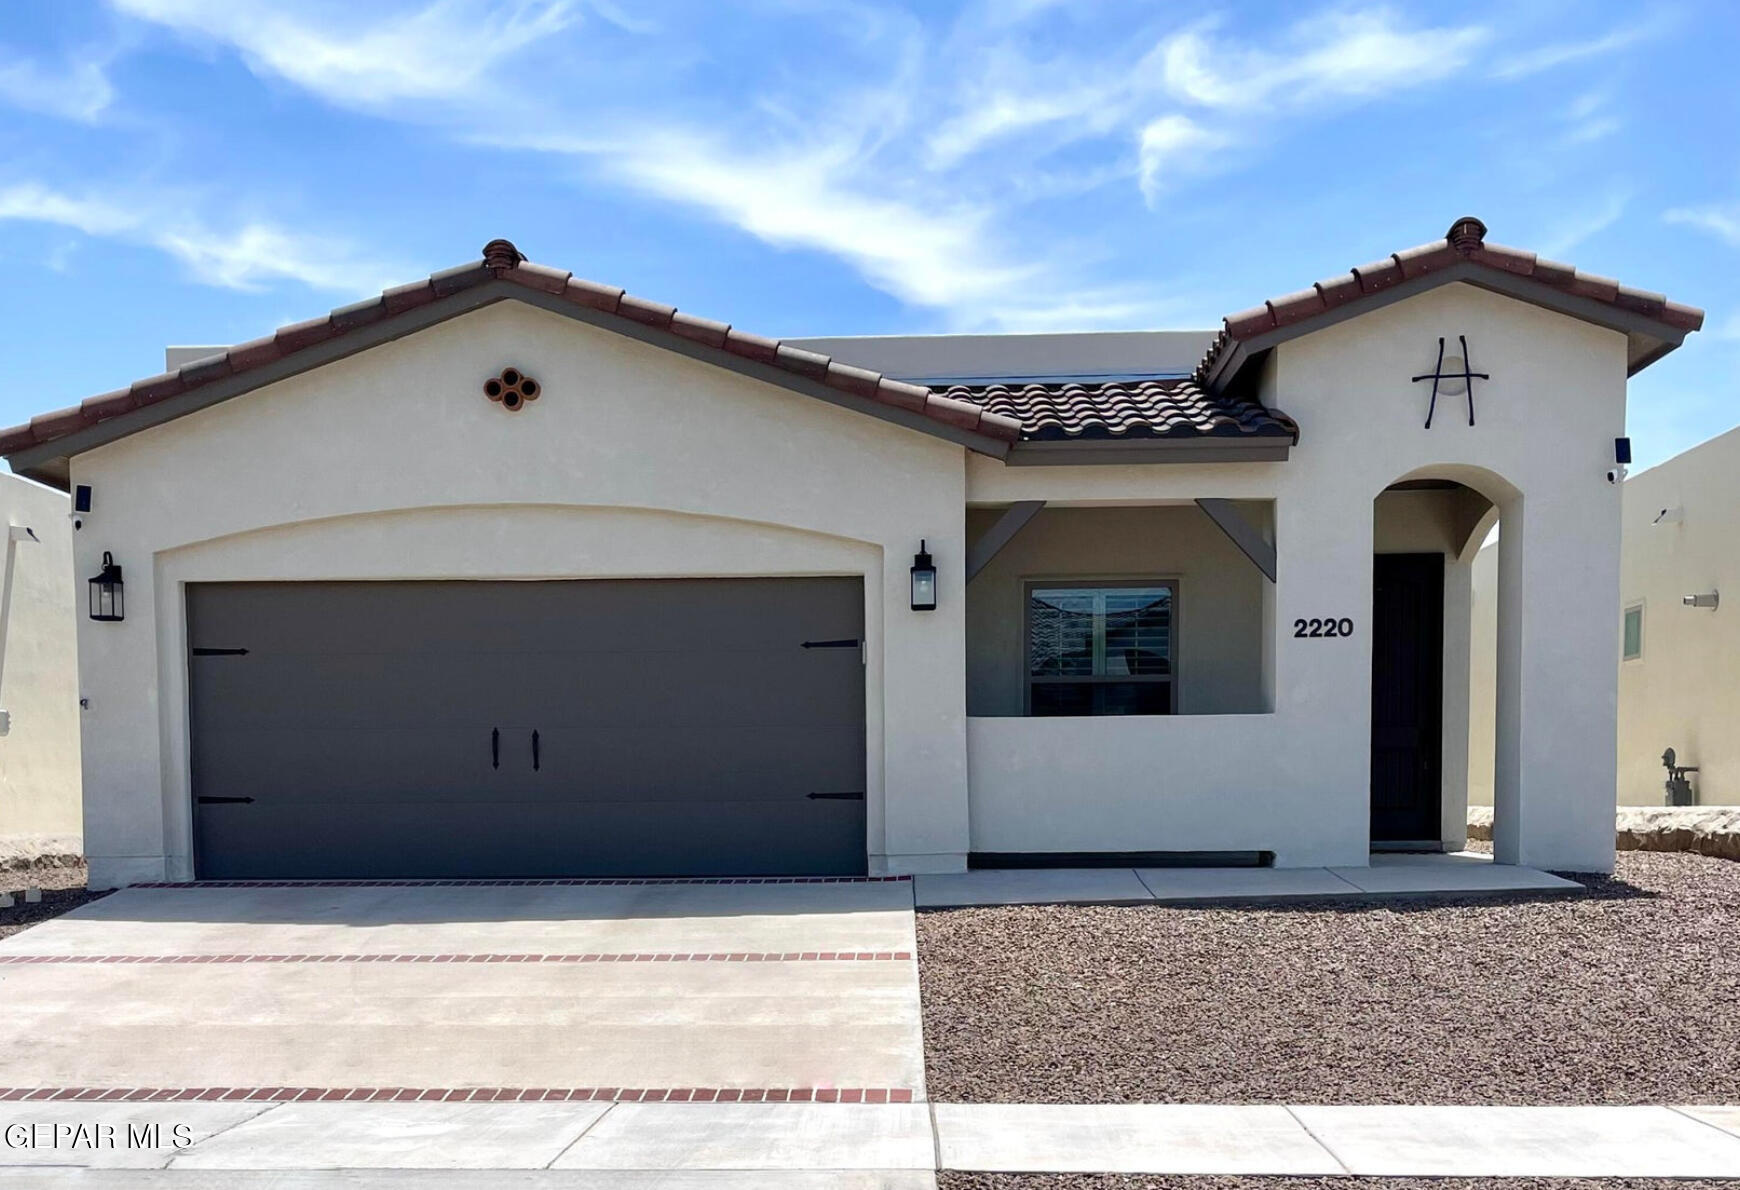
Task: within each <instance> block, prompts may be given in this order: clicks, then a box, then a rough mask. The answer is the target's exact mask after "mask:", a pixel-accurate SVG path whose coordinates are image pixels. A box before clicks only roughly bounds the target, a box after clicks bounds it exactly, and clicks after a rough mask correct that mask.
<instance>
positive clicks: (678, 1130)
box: [0, 1101, 1740, 1190]
mask: <svg viewBox="0 0 1740 1190" xmlns="http://www.w3.org/2000/svg"><path fill="white" fill-rule="evenodd" d="M153 1124H155V1125H157V1126H158V1131H157V1132H156V1133H152V1132H150V1131H148V1129H149V1126H150V1125H153ZM57 1125H58V1126H59V1129H58V1130H57V1127H56V1126H57ZM105 1125H106V1126H108V1128H110V1129H111V1130H112V1131H111V1132H110V1133H104V1132H103V1128H104V1126H105ZM177 1126H180V1127H181V1128H184V1129H185V1130H186V1131H185V1134H184V1135H183V1137H181V1138H175V1137H174V1135H173V1130H174V1129H175V1128H176V1127H177ZM70 1128H82V1129H83V1130H84V1131H83V1132H71V1131H68V1129H70ZM129 1128H132V1129H134V1130H135V1131H133V1132H132V1133H129ZM141 1129H144V1131H140V1130H141ZM0 1135H4V1136H6V1137H7V1138H8V1139H7V1142H6V1144H5V1145H4V1147H0V1166H6V1167H11V1168H3V1169H0V1185H3V1184H5V1183H6V1182H7V1181H8V1179H10V1178H24V1177H25V1175H26V1174H27V1173H30V1172H32V1171H34V1174H35V1176H36V1177H37V1178H38V1179H40V1178H41V1177H42V1176H43V1175H44V1172H45V1167H56V1170H57V1172H56V1179H57V1183H58V1182H60V1180H61V1177H62V1176H63V1175H70V1174H72V1173H73V1172H74V1171H75V1170H78V1169H81V1168H82V1169H87V1170H96V1171H101V1172H102V1174H103V1177H102V1178H101V1180H100V1184H102V1185H106V1186H107V1185H116V1186H133V1185H138V1186H158V1185H174V1186H187V1187H197V1186H206V1185H211V1186H217V1185H224V1186H247V1185H261V1186H264V1185H270V1186H274V1187H309V1188H313V1187H316V1186H322V1187H323V1186H338V1185H342V1186H371V1185H379V1186H409V1185H435V1186H439V1185H444V1184H448V1183H444V1182H442V1181H440V1180H439V1177H440V1171H456V1170H465V1171H472V1172H471V1173H469V1174H468V1175H467V1179H468V1180H463V1181H460V1182H456V1183H454V1184H462V1185H466V1186H503V1187H506V1186H514V1187H527V1188H530V1187H544V1186H551V1187H555V1186H564V1187H579V1186H584V1187H588V1188H591V1190H634V1188H638V1187H652V1186H657V1187H661V1188H664V1190H671V1188H677V1187H681V1188H684V1190H690V1188H692V1190H707V1188H714V1190H739V1188H742V1190H748V1188H749V1187H771V1188H774V1190H799V1188H807V1187H810V1186H822V1185H827V1186H844V1187H851V1188H853V1190H920V1188H922V1187H930V1186H933V1185H934V1175H935V1172H936V1170H938V1169H939V1168H941V1169H951V1170H976V1171H1010V1172H1015V1171H1021V1172H1036V1173H1042V1172H1106V1173H1143V1174H1200V1175H1215V1174H1218V1175H1241V1174H1252V1175H1293V1176H1319V1177H1323V1176H1327V1177H1337V1176H1348V1175H1375V1176H1396V1177H1402V1176H1408V1177H1470V1178H1500V1177H1585V1178H1597V1177H1644V1178H1649V1177H1678V1178H1716V1177H1740V1108H1736V1107H1703V1108H1698V1107H1680V1108H1675V1107H1406V1106H1396V1107H1313V1106H1297V1107H1285V1106H1266V1105H1260V1106H1218V1105H1211V1104H1131V1105H1110V1106H1100V1105H1091V1104H1090V1105H1062V1104H937V1105H934V1107H933V1106H929V1105H925V1104H921V1103H915V1104H877V1105H868V1104H741V1103H733V1104H696V1103H608V1102H600V1103H566V1102H493V1103H482V1102H472V1103H428V1102H423V1103H412V1102H374V1103H360V1102H358V1103H271V1102H234V1103H231V1102H221V1103H205V1102H188V1103H150V1104H133V1103H97V1102H84V1103H78V1102H53V1103H33V1102H28V1101H26V1102H10V1103H4V1104H0ZM103 1135H111V1136H113V1137H114V1138H116V1140H117V1141H120V1140H123V1139H125V1138H127V1137H129V1136H135V1137H138V1138H139V1139H140V1141H141V1142H144V1141H148V1140H150V1139H152V1138H153V1137H155V1138H156V1139H157V1140H158V1141H159V1142H160V1143H158V1144H156V1145H155V1146H152V1145H149V1144H145V1143H140V1144H138V1145H133V1146H129V1145H127V1144H124V1143H118V1144H114V1145H112V1146H111V1147H107V1148H104V1147H101V1146H98V1147H90V1146H89V1145H86V1146H84V1147H81V1146H80V1144H79V1143H78V1138H79V1137H81V1136H82V1137H86V1138H92V1137H100V1136H103ZM25 1137H36V1138H38V1143H36V1144H35V1145H34V1146H32V1145H30V1144H26V1143H23V1141H22V1138H25ZM25 1167H30V1168H28V1169H27V1168H25ZM124 1169H131V1170H135V1171H138V1172H137V1174H136V1175H127V1174H123V1173H122V1172H121V1171H122V1170H124ZM153 1171H154V1172H153ZM322 1171H325V1172H322ZM340 1175H342V1176H340ZM91 1176H92V1177H93V1179H95V1174H92V1175H91ZM323 1178H326V1179H331V1180H322V1179H323ZM183 1179H186V1180H183ZM395 1179H398V1180H395ZM419 1179H420V1180H419ZM25 1181H26V1184H31V1183H29V1182H28V1179H27V1178H25ZM65 1184H71V1185H77V1184H78V1183H77V1182H76V1181H68V1182H66V1183H65Z"/></svg>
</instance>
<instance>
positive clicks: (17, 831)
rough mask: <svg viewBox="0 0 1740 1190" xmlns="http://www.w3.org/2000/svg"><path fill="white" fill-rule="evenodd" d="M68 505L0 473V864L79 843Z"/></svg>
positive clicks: (66, 851)
mask: <svg viewBox="0 0 1740 1190" xmlns="http://www.w3.org/2000/svg"><path fill="white" fill-rule="evenodd" d="M70 508H71V506H70V505H69V504H68V502H67V498H66V495H65V494H64V493H62V492H57V491H54V490H53V489H52V488H46V487H43V486H42V485H40V484H35V483H32V482H30V481H29V480H27V479H21V478H19V477H18V476H16V475H5V474H0V521H3V522H4V524H5V526H6V530H7V532H6V537H5V539H4V540H3V541H0V550H4V551H5V552H4V554H3V555H0V567H3V570H0V870H3V869H5V868H7V867H9V866H12V865H15V864H18V863H21V862H26V861H31V860H37V859H43V858H70V857H74V856H77V855H79V854H81V853H82V851H83V847H82V846H81V844H80V842H79V832H80V823H79V820H80V815H81V804H80V797H79V707H78V698H79V695H78V622H77V621H76V620H75V619H74V618H73V561H72V545H73V542H72V538H73V530H72V524H71V522H70V520H69V513H70ZM4 888H5V885H4V884H3V883H0V890H3V889H4Z"/></svg>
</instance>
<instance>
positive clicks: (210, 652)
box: [193, 649, 248, 657]
mask: <svg viewBox="0 0 1740 1190" xmlns="http://www.w3.org/2000/svg"><path fill="white" fill-rule="evenodd" d="M193 655H194V656H195V657H246V656H247V655H248V651H247V650H246V649H195V650H194V651H193Z"/></svg>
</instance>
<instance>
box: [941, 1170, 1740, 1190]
mask: <svg viewBox="0 0 1740 1190" xmlns="http://www.w3.org/2000/svg"><path fill="white" fill-rule="evenodd" d="M937 1187H938V1190H1735V1188H1737V1187H1740V1182H1736V1181H1732V1180H1727V1179H1720V1180H1714V1181H1710V1180H1701V1179H1700V1180H1697V1181H1688V1180H1685V1179H1681V1178H1252V1177H1221V1178H1203V1177H1161V1176H1156V1175H1151V1174H1144V1175H1120V1174H1027V1173H1021V1174H1009V1173H995V1174H993V1173H945V1174H940V1175H938V1177H937Z"/></svg>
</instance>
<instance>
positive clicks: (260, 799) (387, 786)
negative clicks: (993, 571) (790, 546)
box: [187, 578, 866, 879]
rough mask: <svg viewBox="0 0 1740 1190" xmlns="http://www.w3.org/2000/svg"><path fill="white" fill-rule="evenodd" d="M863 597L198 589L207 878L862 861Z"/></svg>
mask: <svg viewBox="0 0 1740 1190" xmlns="http://www.w3.org/2000/svg"><path fill="white" fill-rule="evenodd" d="M863 598H864V597H863V583H862V581H861V580H859V579H855V578H852V579H847V578H814V579H809V578H804V579H673V580H645V581H639V580H636V581H616V580H607V581H587V582H401V583H366V582H356V583H219V584H197V585H194V586H191V587H190V588H189V589H188V596H187V601H188V605H187V611H188V638H189V643H190V645H191V650H190V651H191V656H190V657H189V658H188V667H189V673H190V682H189V694H190V718H191V724H192V761H193V764H192V775H193V793H194V802H195V804H194V829H195V839H196V855H195V858H196V872H197V874H198V875H199V876H200V877H201V878H204V879H214V878H225V877H228V878H310V877H349V878H355V877H424V878H428V877H458V876H469V877H504V876H519V877H534V876H631V875H632V876H714V875H787V874H852V873H861V872H863V871H864V867H865V851H866V849H865V804H864V800H863V798H864V788H865V785H864V667H863V662H862V654H861V652H860V650H859V648H858V645H857V641H858V638H859V637H861V636H862V635H863V623H864V620H863V615H864V612H863V606H864V605H863ZM806 641H807V642H810V644H811V647H809V648H805V647H804V644H805V642H806ZM818 643H819V644H820V645H821V646H822V647H816V646H817V645H818Z"/></svg>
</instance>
